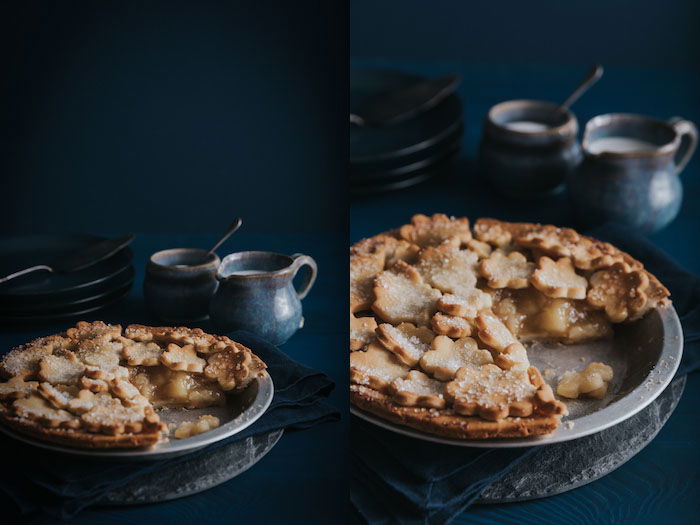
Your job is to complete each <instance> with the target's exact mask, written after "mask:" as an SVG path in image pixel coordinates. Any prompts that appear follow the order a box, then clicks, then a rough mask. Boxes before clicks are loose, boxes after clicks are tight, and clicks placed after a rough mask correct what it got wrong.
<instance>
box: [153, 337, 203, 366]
mask: <svg viewBox="0 0 700 525" xmlns="http://www.w3.org/2000/svg"><path fill="white" fill-rule="evenodd" d="M160 362H161V363H163V364H164V365H165V366H167V367H168V368H170V369H171V370H183V371H186V372H203V371H204V367H205V366H206V364H207V362H206V360H204V359H202V358H201V357H199V356H198V355H197V351H196V350H195V349H194V345H185V346H178V345H176V344H175V343H170V344H169V345H168V349H167V350H166V351H165V352H163V353H162V354H161V356H160Z"/></svg>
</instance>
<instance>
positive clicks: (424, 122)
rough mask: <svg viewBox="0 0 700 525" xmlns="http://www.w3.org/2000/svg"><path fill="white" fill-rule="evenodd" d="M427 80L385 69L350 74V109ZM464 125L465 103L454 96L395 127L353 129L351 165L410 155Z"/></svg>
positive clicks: (358, 70)
mask: <svg viewBox="0 0 700 525" xmlns="http://www.w3.org/2000/svg"><path fill="white" fill-rule="evenodd" d="M423 79H424V77H421V76H418V75H414V74H410V73H403V72H400V71H388V70H383V69H353V70H352V71H351V72H350V110H351V111H353V110H357V108H359V107H361V106H362V105H363V104H364V103H365V102H366V101H367V100H369V99H370V98H372V97H374V96H376V95H378V94H381V93H384V92H387V91H392V90H395V89H400V88H404V87H406V86H409V85H411V84H413V83H415V82H417V81H420V80H423ZM461 124H462V104H461V103H460V101H459V97H457V95H455V94H453V95H450V96H449V97H447V98H446V99H445V100H443V101H442V102H441V103H440V104H438V105H437V106H435V107H434V108H432V109H429V110H428V111H425V112H424V113H421V114H420V115H418V116H416V117H414V118H412V119H410V120H407V121H405V122H401V123H399V124H396V125H392V126H382V127H367V126H356V125H352V126H350V163H351V164H355V163H357V164H361V163H368V162H377V161H381V160H386V159H391V158H397V157H401V156H403V155H410V154H412V153H415V152H417V151H420V150H422V149H425V148H428V147H430V146H432V145H433V144H436V143H438V142H440V141H441V140H444V139H445V138H446V137H447V136H449V135H450V134H451V133H454V132H455V131H456V130H457V128H459V127H460V126H461Z"/></svg>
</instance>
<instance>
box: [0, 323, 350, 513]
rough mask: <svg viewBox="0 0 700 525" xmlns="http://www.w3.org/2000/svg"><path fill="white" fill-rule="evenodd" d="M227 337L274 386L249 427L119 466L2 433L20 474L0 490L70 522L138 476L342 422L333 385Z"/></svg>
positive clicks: (243, 336) (248, 341) (260, 344)
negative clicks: (257, 439)
mask: <svg viewBox="0 0 700 525" xmlns="http://www.w3.org/2000/svg"><path fill="white" fill-rule="evenodd" d="M229 335H230V337H231V338H232V339H234V340H235V341H238V342H240V343H242V344H244V345H245V346H247V347H249V348H250V349H252V350H253V352H255V354H257V355H258V356H259V357H260V358H261V359H262V360H263V361H265V363H266V364H267V366H268V372H269V373H270V375H271V376H272V380H273V382H274V385H275V394H274V398H273V400H272V404H271V405H270V407H269V408H268V410H267V412H265V414H264V415H263V416H262V417H261V418H260V419H259V420H258V421H256V422H255V423H254V424H252V425H251V426H250V427H248V428H246V429H245V430H243V431H242V432H240V433H238V434H235V435H234V436H231V437H230V438H228V439H225V440H223V441H220V442H218V443H215V444H212V445H210V446H208V447H206V448H204V449H202V450H198V451H196V452H193V453H192V454H188V455H185V456H181V457H177V458H172V459H165V460H162V461H152V462H130V463H121V464H119V463H115V462H103V461H94V460H84V459H80V458H77V457H75V456H67V455H64V454H58V453H55V452H51V451H45V450H42V449H40V448H37V447H33V446H30V445H26V444H23V443H21V442H19V441H17V440H15V439H12V438H10V437H9V436H7V435H5V434H0V449H1V450H2V451H3V456H4V457H6V458H14V459H15V460H16V461H17V463H18V464H19V465H21V469H20V468H17V469H10V468H6V469H2V472H1V473H0V491H3V492H4V493H5V494H6V495H7V496H9V498H10V499H11V500H13V501H14V502H15V503H16V504H17V506H18V508H19V513H20V515H21V516H30V515H32V514H41V513H43V514H48V515H51V516H54V517H58V518H62V519H65V518H70V517H72V516H75V515H76V514H77V513H79V512H80V511H81V510H83V509H84V508H86V507H88V506H89V505H92V504H94V503H96V502H97V501H99V500H100V498H101V497H102V496H103V495H104V494H106V493H107V492H109V491H111V490H113V489H115V488H117V487H120V486H122V485H124V484H126V483H128V482H129V481H131V480H133V479H136V478H138V477H139V476H142V475H144V474H148V473H150V472H154V471H157V470H160V469H163V468H166V467H170V466H172V465H174V464H177V463H180V462H183V461H186V460H189V459H192V458H193V457H197V456H201V455H202V454H206V453H207V452H208V451H210V450H212V449H214V448H216V447H221V446H224V445H226V444H229V443H232V442H234V441H238V440H242V439H245V438H247V437H249V436H253V435H258V434H264V433H267V432H271V431H274V430H278V429H285V430H286V431H290V430H303V429H307V428H309V427H312V426H314V425H317V424H319V423H324V422H327V421H336V420H338V419H340V414H339V413H338V411H337V410H336V409H335V408H333V407H332V406H331V405H329V404H327V403H325V402H324V401H323V398H325V397H327V396H328V395H329V394H330V392H331V390H333V388H334V386H335V385H334V383H333V382H332V381H331V380H330V379H329V378H328V377H327V376H326V375H325V374H323V373H321V372H319V371H317V370H313V369H311V368H308V367H306V366H304V365H302V364H300V363H297V362H296V361H294V360H292V359H290V358H289V357H288V356H286V355H285V354H284V353H282V352H281V351H280V350H279V349H277V348H276V347H275V346H273V345H271V344H270V343H268V342H266V341H264V340H263V339H260V338H259V337H257V336H255V335H253V334H251V333H249V332H244V331H238V332H234V333H232V334H229Z"/></svg>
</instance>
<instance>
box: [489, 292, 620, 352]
mask: <svg viewBox="0 0 700 525" xmlns="http://www.w3.org/2000/svg"><path fill="white" fill-rule="evenodd" d="M492 293H493V299H494V306H493V311H494V313H495V314H496V315H497V316H498V317H499V318H500V319H501V321H503V322H504V323H505V325H506V326H507V327H508V329H509V330H510V331H511V332H512V333H513V335H515V337H516V338H517V339H518V340H519V341H523V342H525V341H534V340H538V341H542V340H557V341H562V342H565V343H580V342H583V341H591V340H594V339H605V338H608V337H612V334H613V331H612V325H611V324H610V321H608V320H607V319H606V317H605V314H604V312H602V311H600V310H594V309H593V308H592V307H591V306H589V305H588V304H587V303H586V301H584V300H578V299H553V298H550V297H547V296H545V295H544V294H542V293H541V292H539V291H538V290H536V289H535V288H525V289H520V290H512V289H501V290H496V291H493V292H492Z"/></svg>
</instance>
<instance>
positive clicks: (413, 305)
mask: <svg viewBox="0 0 700 525" xmlns="http://www.w3.org/2000/svg"><path fill="white" fill-rule="evenodd" d="M441 295H442V294H441V293H440V291H438V290H436V289H434V288H432V287H430V286H429V285H427V284H426V283H424V282H423V279H422V278H421V276H420V274H419V273H418V272H417V271H416V269H415V268H413V267H412V266H409V265H408V264H406V263H405V262H403V261H399V262H398V263H396V264H395V265H394V266H393V267H392V268H391V270H388V271H385V272H382V273H381V274H379V275H378V276H377V278H376V279H375V286H374V296H375V297H376V300H375V301H374V303H373V304H372V310H374V312H375V313H376V314H377V315H378V316H379V318H380V319H382V320H384V321H387V322H390V323H403V322H406V323H414V324H417V325H427V324H429V323H430V318H431V317H432V316H433V314H434V313H435V310H436V309H437V307H436V302H437V300H438V299H439V298H440V296H441Z"/></svg>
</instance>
